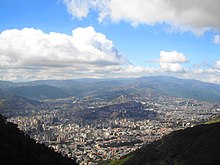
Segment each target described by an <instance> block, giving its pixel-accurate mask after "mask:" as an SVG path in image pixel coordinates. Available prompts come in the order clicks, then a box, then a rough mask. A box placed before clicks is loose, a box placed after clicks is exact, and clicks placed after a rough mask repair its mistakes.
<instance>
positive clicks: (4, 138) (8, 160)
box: [0, 115, 76, 165]
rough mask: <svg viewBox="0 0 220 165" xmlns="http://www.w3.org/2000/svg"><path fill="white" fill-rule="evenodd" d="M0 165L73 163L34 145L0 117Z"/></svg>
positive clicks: (71, 164) (43, 146)
mask: <svg viewBox="0 0 220 165" xmlns="http://www.w3.org/2000/svg"><path fill="white" fill-rule="evenodd" d="M0 135H1V136H0V146H1V147H0V164H3V165H4V164H5V165H6V164H7V165H12V164H22V165H74V164H76V163H75V161H73V160H72V159H69V158H67V157H63V156H62V155H61V154H59V153H56V152H55V151H53V150H52V149H50V148H48V147H46V146H45V145H43V144H38V143H36V142H35V141H34V140H33V139H30V137H29V136H28V135H26V134H24V132H22V131H20V130H19V129H18V128H17V127H16V125H15V124H12V123H9V122H6V119H5V118H4V117H3V116H2V115H0Z"/></svg>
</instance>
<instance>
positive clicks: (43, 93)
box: [9, 85, 70, 100]
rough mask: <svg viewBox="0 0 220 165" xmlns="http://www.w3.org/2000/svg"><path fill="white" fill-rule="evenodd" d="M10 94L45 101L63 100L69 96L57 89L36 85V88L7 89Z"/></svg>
mask: <svg viewBox="0 0 220 165" xmlns="http://www.w3.org/2000/svg"><path fill="white" fill-rule="evenodd" d="M9 92H10V93H13V94H16V95H19V96H23V97H27V98H32V99H37V100H40V99H43V98H44V99H47V98H52V99H55V98H63V97H68V96H70V95H69V94H68V93H66V92H64V91H63V90H62V89H60V88H57V87H52V86H49V85H36V86H21V87H14V88H10V89H9Z"/></svg>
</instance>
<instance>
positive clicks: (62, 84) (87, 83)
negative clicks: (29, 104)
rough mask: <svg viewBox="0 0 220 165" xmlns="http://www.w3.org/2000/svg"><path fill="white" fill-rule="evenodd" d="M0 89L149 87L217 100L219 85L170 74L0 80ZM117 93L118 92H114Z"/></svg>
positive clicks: (59, 93) (50, 94) (50, 92)
mask: <svg viewBox="0 0 220 165" xmlns="http://www.w3.org/2000/svg"><path fill="white" fill-rule="evenodd" d="M0 89H2V90H4V91H7V92H10V93H12V94H16V95H20V96H24V97H27V98H31V99H40V98H64V97H68V96H88V95H91V96H101V97H102V96H103V95H105V96H108V95H112V96H115V95H117V96H118V95H120V93H123V94H131V95H132V94H133V93H138V92H143V91H145V90H151V91H153V92H154V93H157V94H159V95H168V96H174V97H182V98H189V99H190V98H191V99H196V100H202V101H208V102H215V103H220V85H219V84H212V83H205V82H201V81H198V80H191V79H179V78H175V77H170V76H149V77H141V78H126V79H73V80H38V81H31V82H22V83H21V82H19V83H12V82H6V81H3V82H1V81H0ZM116 93H118V94H116Z"/></svg>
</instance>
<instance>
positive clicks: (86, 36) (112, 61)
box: [0, 27, 126, 68]
mask: <svg viewBox="0 0 220 165" xmlns="http://www.w3.org/2000/svg"><path fill="white" fill-rule="evenodd" d="M125 63H126V59H125V58H123V57H122V56H121V55H120V54H119V53H118V51H117V49H116V48H115V46H114V44H113V42H112V41H110V40H108V39H107V38H106V36H105V35H104V34H102V33H98V32H96V31H95V30H94V28H93V27H86V28H76V29H74V30H73V31H72V35H71V36H69V35H66V34H61V33H55V32H51V33H49V34H47V33H44V32H43V31H41V30H36V29H33V28H24V29H22V30H17V29H12V30H6V31H3V32H2V33H0V68H42V67H67V66H75V67H76V66H78V67H82V66H83V65H97V66H103V65H120V64H125Z"/></svg>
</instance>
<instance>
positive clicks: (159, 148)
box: [113, 122, 220, 165]
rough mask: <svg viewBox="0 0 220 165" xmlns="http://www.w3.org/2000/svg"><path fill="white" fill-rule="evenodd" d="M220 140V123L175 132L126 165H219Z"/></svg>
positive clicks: (137, 155) (141, 152)
mask: <svg viewBox="0 0 220 165" xmlns="http://www.w3.org/2000/svg"><path fill="white" fill-rule="evenodd" d="M219 139H220V122H217V123H214V124H207V125H199V126H195V127H193V128H187V129H185V130H179V131H175V132H173V133H171V134H169V135H167V136H165V137H164V138H162V139H161V140H158V141H156V142H154V143H151V144H149V145H146V146H145V147H142V148H141V149H139V150H137V151H135V152H134V153H132V157H131V156H130V157H129V158H130V159H128V160H127V161H126V162H125V163H123V164H126V165H146V164H148V165H168V164H172V165H207V164H211V165H218V164H219V162H220V152H219V148H220V140H219ZM119 162H120V161H119ZM113 163H114V162H113Z"/></svg>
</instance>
